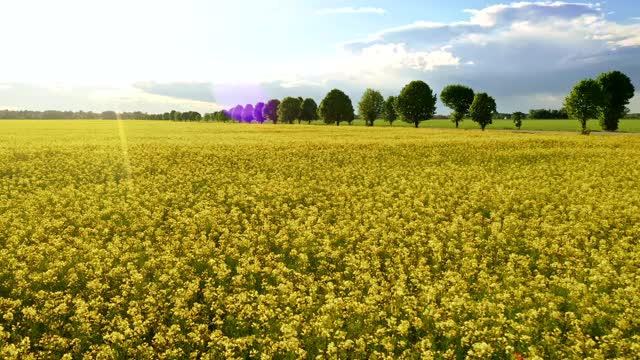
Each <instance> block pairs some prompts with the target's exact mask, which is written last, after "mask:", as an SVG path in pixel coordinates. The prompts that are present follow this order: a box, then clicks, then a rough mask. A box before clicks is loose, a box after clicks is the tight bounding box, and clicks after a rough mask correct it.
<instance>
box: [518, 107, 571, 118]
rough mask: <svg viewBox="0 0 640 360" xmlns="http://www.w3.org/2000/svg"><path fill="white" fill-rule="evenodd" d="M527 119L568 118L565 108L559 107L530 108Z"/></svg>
mask: <svg viewBox="0 0 640 360" xmlns="http://www.w3.org/2000/svg"><path fill="white" fill-rule="evenodd" d="M527 117H528V118H529V119H568V118H569V114H567V110H566V109H565V108H561V109H531V110H529V115H528V116H527Z"/></svg>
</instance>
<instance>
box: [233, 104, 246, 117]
mask: <svg viewBox="0 0 640 360" xmlns="http://www.w3.org/2000/svg"><path fill="white" fill-rule="evenodd" d="M243 111H244V108H243V107H242V105H236V106H235V107H234V108H233V109H231V118H232V119H233V120H235V121H242V112H243Z"/></svg>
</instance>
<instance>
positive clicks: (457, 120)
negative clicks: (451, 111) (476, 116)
mask: <svg viewBox="0 0 640 360" xmlns="http://www.w3.org/2000/svg"><path fill="white" fill-rule="evenodd" d="M457 128H458V120H456V129H457Z"/></svg>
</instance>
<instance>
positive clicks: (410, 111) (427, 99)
mask: <svg viewBox="0 0 640 360" xmlns="http://www.w3.org/2000/svg"><path fill="white" fill-rule="evenodd" d="M396 111H397V112H398V114H400V116H401V117H402V120H403V121H405V122H408V123H411V124H414V125H415V127H416V128H417V127H418V126H419V125H420V122H421V121H425V120H429V119H431V118H432V117H433V114H434V113H435V112H436V95H435V94H434V93H433V91H432V90H431V88H430V87H429V85H427V83H425V82H424V81H420V80H416V81H412V82H410V83H409V84H407V86H405V87H404V88H403V89H402V91H401V92H400V96H398V100H397V101H396Z"/></svg>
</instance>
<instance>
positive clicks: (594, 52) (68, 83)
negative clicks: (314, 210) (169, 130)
mask: <svg viewBox="0 0 640 360" xmlns="http://www.w3.org/2000/svg"><path fill="white" fill-rule="evenodd" d="M0 11H1V12H2V14H3V21H1V22H0V33H2V34H3V43H4V44H3V45H4V46H3V50H4V51H3V55H4V56H3V57H2V59H1V60H0V65H2V66H0V108H9V109H39V110H44V109H62V110H65V109H69V110H80V109H83V110H98V111H99V110H106V109H114V110H120V111H132V110H142V111H148V112H164V111H168V110H171V109H177V110H187V109H193V110H197V111H202V112H206V111H213V110H216V109H220V108H223V107H230V106H233V105H235V104H237V103H240V104H246V103H255V102H257V101H264V100H268V99H269V98H282V97H284V96H288V95H293V96H299V95H300V96H305V97H313V98H315V99H316V100H317V101H319V100H320V99H321V98H322V97H323V95H324V94H325V93H326V92H328V91H329V90H330V89H331V88H334V87H337V88H340V89H343V90H345V91H346V92H347V93H348V94H349V95H350V96H351V97H352V100H353V101H354V103H356V102H357V101H358V100H359V98H360V96H361V94H362V92H363V91H364V90H365V89H366V88H368V87H371V88H375V89H379V90H381V91H382V92H383V94H384V95H385V96H388V95H395V94H397V93H398V92H399V91H400V90H401V88H402V86H404V85H405V84H406V83H407V82H409V81H411V80H415V79H421V80H424V81H426V82H427V83H429V84H430V85H431V86H432V87H433V88H434V90H435V91H436V92H439V91H440V90H441V89H442V87H444V86H445V85H447V84H449V83H463V84H467V85H470V86H472V87H474V88H475V89H476V90H478V91H487V92H489V93H490V94H492V95H494V96H495V97H496V99H497V102H498V108H499V110H500V111H505V112H507V111H516V110H522V111H527V110H528V109H530V108H534V107H559V106H561V104H562V100H563V98H564V96H565V95H566V93H567V92H568V91H569V90H570V88H571V86H572V85H573V84H574V83H575V82H577V81H578V80H580V79H582V78H585V77H594V76H597V75H598V74H599V73H600V72H603V71H608V70H614V69H619V70H622V71H624V72H626V73H627V74H628V75H629V76H630V77H631V78H632V81H633V82H634V84H635V85H636V88H638V87H640V62H639V61H638V60H637V59H639V58H640V6H638V4H637V1H636V0H627V1H622V0H609V1H602V2H557V1H556V2H511V1H486V0H485V1H480V0H449V1H433V0H423V1H414V0H411V1H392V0H378V1H360V0H354V1H347V0H329V1H301V0H297V1H294V0H263V1H248V0H235V1H217V0H215V1H205V0H181V1H177V0H155V1H151V0H138V1H131V0H111V1H98V0H58V1H55V2H54V1H48V0H19V1H18V0H7V1H3V4H2V5H1V6H0ZM638 98H639V97H636V98H634V99H633V100H632V103H631V105H630V107H631V109H632V110H633V111H635V112H640V100H638ZM448 112H449V109H447V108H446V107H444V106H442V105H441V104H440V105H439V106H438V113H441V114H446V113H448Z"/></svg>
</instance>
